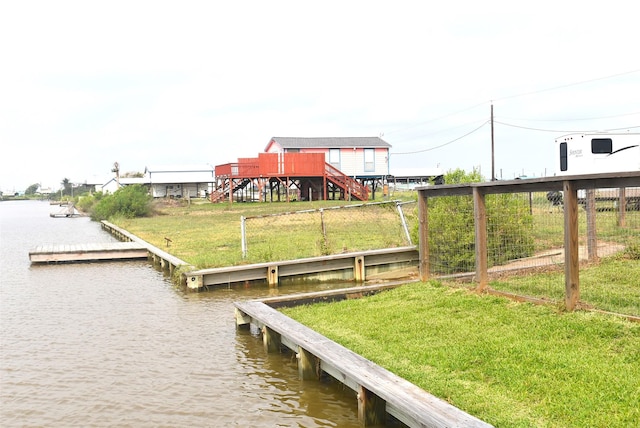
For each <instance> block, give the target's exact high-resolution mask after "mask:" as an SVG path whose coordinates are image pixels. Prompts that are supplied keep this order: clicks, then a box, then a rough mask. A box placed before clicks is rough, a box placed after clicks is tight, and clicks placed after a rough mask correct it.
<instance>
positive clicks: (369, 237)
mask: <svg viewBox="0 0 640 428" xmlns="http://www.w3.org/2000/svg"><path fill="white" fill-rule="evenodd" d="M407 206H413V207H415V201H412V202H401V201H385V202H372V203H365V204H354V205H343V206H335V207H326V208H318V209H312V210H301V211H293V212H286V213H278V214H269V215H262V216H251V217H241V219H240V229H241V239H242V257H243V258H247V257H248V256H249V255H250V256H251V259H252V261H258V262H268V261H273V260H288V259H291V258H302V257H314V256H323V255H330V254H339V253H344V252H352V251H365V250H374V249H381V248H390V247H402V246H410V245H413V243H412V238H411V232H410V226H409V222H408V219H407V217H409V218H411V217H412V216H413V217H415V214H414V211H415V209H408V208H407ZM407 212H408V214H407ZM282 234H285V235H286V239H285V240H283V239H278V240H275V239H273V237H274V236H278V235H282ZM276 242H277V243H276ZM283 242H284V243H283Z"/></svg>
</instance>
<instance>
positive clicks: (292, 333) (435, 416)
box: [235, 301, 491, 427]
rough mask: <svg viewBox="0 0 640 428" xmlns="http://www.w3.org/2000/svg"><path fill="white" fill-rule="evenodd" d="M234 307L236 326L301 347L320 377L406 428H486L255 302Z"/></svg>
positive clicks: (449, 405)
mask: <svg viewBox="0 0 640 428" xmlns="http://www.w3.org/2000/svg"><path fill="white" fill-rule="evenodd" d="M235 306H236V308H237V310H238V311H240V315H238V316H237V317H236V319H237V320H242V321H238V322H239V324H242V323H243V322H244V323H246V322H249V323H251V324H254V325H256V326H257V327H258V328H260V329H262V328H263V327H267V328H269V329H271V330H273V331H274V332H276V333H278V334H279V335H280V336H281V339H282V343H283V344H285V345H286V346H288V347H290V348H292V351H293V352H296V353H297V352H299V349H297V348H298V347H300V348H302V349H304V350H305V351H307V352H309V353H311V354H313V355H314V356H315V357H317V358H318V359H319V361H320V368H321V369H322V370H323V371H324V372H326V373H328V374H330V375H331V376H332V377H333V378H335V379H337V380H338V381H340V382H342V383H343V384H345V385H346V386H348V387H349V388H351V389H353V390H355V391H356V392H358V393H360V388H365V389H366V390H368V391H371V392H373V393H374V394H376V395H377V396H378V397H380V398H381V399H382V400H384V401H385V402H386V411H387V412H388V413H389V414H391V415H393V416H394V417H396V418H397V419H398V420H400V421H402V422H403V423H405V424H406V425H408V426H410V427H490V426H491V425H490V424H488V423H486V422H484V421H482V420H480V419H478V418H476V417H474V416H472V415H470V414H468V413H466V412H464V411H462V410H460V409H458V408H457V407H455V406H453V405H451V404H449V403H447V402H446V401H444V400H441V399H440V398H438V397H435V396H434V395H431V394H429V393H428V392H426V391H425V390H423V389H422V388H419V387H418V386H416V385H414V384H413V383H411V382H409V381H407V380H405V379H403V378H401V377H399V376H397V375H395V374H393V373H391V372H390V371H388V370H386V369H384V368H382V367H380V366H378V365H377V364H375V363H373V362H371V361H369V360H367V359H366V358H364V357H362V356H360V355H358V354H356V353H354V352H353V351H351V350H349V349H347V348H345V347H343V346H342V345H340V344H338V343H336V342H333V341H331V340H330V339H328V338H326V337H324V336H322V335H321V334H319V333H317V332H316V331H314V330H311V329H310V328H308V327H306V326H304V325H302V324H300V323H299V322H297V321H295V320H293V319H291V318H289V317H287V316H285V315H284V314H282V313H281V312H279V311H277V310H275V309H274V308H272V307H270V306H268V305H266V304H264V303H262V302H260V301H246V302H236V303H235ZM247 320H248V321H247Z"/></svg>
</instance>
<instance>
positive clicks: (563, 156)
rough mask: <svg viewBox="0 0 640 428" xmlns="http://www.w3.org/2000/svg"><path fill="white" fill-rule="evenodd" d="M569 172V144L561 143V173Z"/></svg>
mask: <svg viewBox="0 0 640 428" xmlns="http://www.w3.org/2000/svg"><path fill="white" fill-rule="evenodd" d="M566 170H567V143H560V171H566Z"/></svg>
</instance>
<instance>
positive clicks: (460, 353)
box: [283, 282, 640, 427]
mask: <svg viewBox="0 0 640 428" xmlns="http://www.w3.org/2000/svg"><path fill="white" fill-rule="evenodd" d="M283 312H284V313H286V314H287V315H289V316H291V317H292V318H294V319H297V320H298V321H300V322H302V323H303V324H306V325H307V326H309V327H310V328H312V329H314V330H316V331H318V332H320V333H321V334H323V335H325V336H327V337H329V338H330V339H332V340H334V341H336V342H338V343H340V344H342V345H344V346H346V347H347V348H349V349H351V350H353V351H354V352H356V353H358V354H360V355H362V356H364V357H365V358H368V359H370V360H372V361H374V362H375V363H377V364H379V365H381V366H382V367H385V368H387V369H388V370H390V371H392V372H394V373H396V374H397V375H399V376H401V377H403V378H405V379H407V380H409V381H410V382H413V383H415V384H416V385H418V386H420V387H422V388H423V389H425V390H427V391H429V392H430V393H432V394H434V395H436V396H438V397H440V398H443V399H445V400H447V401H449V402H451V403H452V404H454V405H455V406H457V407H459V408H461V409H463V410H465V411H467V412H469V413H471V414H473V415H475V416H477V417H479V418H481V419H483V420H485V421H487V422H490V423H492V424H494V425H495V426H497V427H586V426H589V427H628V426H637V422H638V421H639V420H640V324H637V323H632V322H629V321H625V320H623V319H620V318H615V317H610V316H606V315H602V314H596V313H588V312H580V311H578V312H574V313H558V312H556V311H555V310H554V308H552V307H547V306H535V305H532V304H524V303H514V302H512V301H509V300H507V299H503V298H498V297H492V296H486V295H484V296H479V295H476V294H473V293H470V292H468V291H467V290H464V289H459V288H458V289H453V288H449V287H443V286H441V284H439V283H437V282H430V283H426V284H425V283H418V284H408V285H404V286H402V287H400V288H398V289H395V290H391V291H388V292H384V293H380V294H378V295H375V296H372V297H367V298H363V299H359V300H347V301H342V302H336V303H329V304H316V305H311V306H303V307H296V308H289V309H284V310H283Z"/></svg>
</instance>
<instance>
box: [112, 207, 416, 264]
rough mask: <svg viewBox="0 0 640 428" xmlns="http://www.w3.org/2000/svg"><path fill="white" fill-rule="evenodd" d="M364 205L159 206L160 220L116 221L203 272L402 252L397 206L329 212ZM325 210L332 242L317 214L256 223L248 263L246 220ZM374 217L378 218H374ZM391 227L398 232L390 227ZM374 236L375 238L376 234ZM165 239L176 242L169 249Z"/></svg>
mask: <svg viewBox="0 0 640 428" xmlns="http://www.w3.org/2000/svg"><path fill="white" fill-rule="evenodd" d="M360 204H362V203H361V202H345V201H313V202H295V203H286V202H273V203H234V204H228V203H220V204H211V203H208V202H204V203H203V202H199V203H196V202H193V203H191V204H190V205H187V204H185V203H184V202H183V201H181V202H178V203H176V204H174V205H171V206H163V205H160V206H158V207H157V213H158V215H155V216H152V217H145V218H134V219H127V218H116V219H111V221H112V222H113V223H114V224H116V225H118V226H120V227H122V228H124V229H126V230H128V231H129V232H131V233H133V234H134V235H136V236H139V237H140V238H142V239H144V240H145V241H147V242H149V243H151V244H153V245H155V246H157V247H158V248H162V249H165V250H167V251H168V252H170V253H171V254H173V255H174V256H176V257H178V258H180V259H182V260H184V261H186V262H188V263H190V264H192V265H193V266H196V267H197V268H211V267H223V266H233V265H238V264H248V263H260V262H266V261H274V260H289V259H297V258H302V257H312V256H320V255H324V254H334V253H339V252H342V251H358V250H368V249H376V248H386V247H393V246H398V245H399V243H398V242H397V241H398V237H399V236H402V231H401V230H400V223H399V216H398V213H397V211H396V209H395V206H394V205H390V206H389V207H388V208H386V209H377V210H375V211H371V210H369V209H361V208H349V209H345V210H328V208H331V207H336V206H343V205H360ZM320 208H324V209H327V210H326V211H325V213H324V217H323V218H324V221H325V229H326V230H327V236H328V239H324V238H323V233H322V230H323V229H322V227H321V225H320V215H319V214H317V213H315V214H308V215H307V214H305V215H297V216H286V217H270V218H269V219H266V220H250V221H248V222H247V224H248V226H247V236H248V241H249V252H248V257H247V258H246V259H243V258H242V244H241V229H240V224H241V221H240V218H241V216H244V217H255V216H268V215H270V214H275V213H285V212H292V211H299V210H318V209H320ZM370 208H371V207H370ZM372 212H375V214H373V215H372V214H371V213H372ZM251 222H254V223H251ZM390 224H392V225H393V227H386V225H390ZM372 230H373V231H375V233H371V231H372ZM165 238H169V239H170V240H171V242H170V245H169V246H168V247H167V244H166V242H167V241H166V240H165ZM394 239H395V241H396V242H394ZM405 245H406V244H405Z"/></svg>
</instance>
